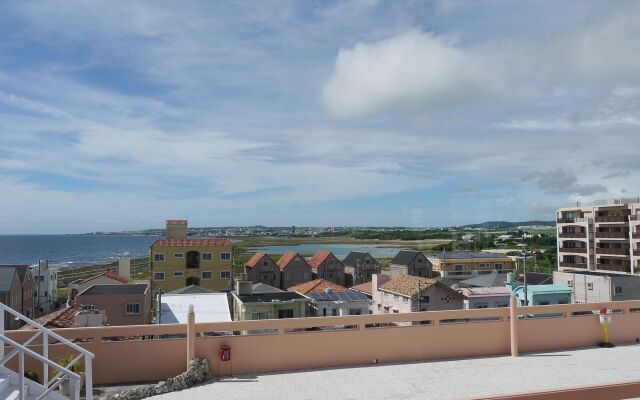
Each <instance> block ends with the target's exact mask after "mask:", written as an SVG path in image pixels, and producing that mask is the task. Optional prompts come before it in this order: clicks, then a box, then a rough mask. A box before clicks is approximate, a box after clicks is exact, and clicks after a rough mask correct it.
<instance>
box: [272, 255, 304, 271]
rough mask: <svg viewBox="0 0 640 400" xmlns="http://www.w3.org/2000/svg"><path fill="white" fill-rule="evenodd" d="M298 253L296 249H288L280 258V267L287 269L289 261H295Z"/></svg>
mask: <svg viewBox="0 0 640 400" xmlns="http://www.w3.org/2000/svg"><path fill="white" fill-rule="evenodd" d="M297 255H298V253H296V252H295V251H288V252H286V253H284V254H283V255H282V257H280V259H279V260H278V263H277V264H278V267H280V269H285V267H286V266H287V265H289V263H290V262H291V261H293V259H294V258H296V256H297ZM301 258H302V257H301Z"/></svg>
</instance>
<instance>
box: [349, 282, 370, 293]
mask: <svg viewBox="0 0 640 400" xmlns="http://www.w3.org/2000/svg"><path fill="white" fill-rule="evenodd" d="M351 289H353V290H357V291H359V292H362V293H366V294H369V295H371V294H373V284H372V283H371V281H369V282H365V283H361V284H359V285H355V286H352V287H351Z"/></svg>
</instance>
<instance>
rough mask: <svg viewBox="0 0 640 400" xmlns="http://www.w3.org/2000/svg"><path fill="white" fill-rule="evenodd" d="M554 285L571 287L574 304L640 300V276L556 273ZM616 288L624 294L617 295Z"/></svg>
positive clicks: (554, 274)
mask: <svg viewBox="0 0 640 400" xmlns="http://www.w3.org/2000/svg"><path fill="white" fill-rule="evenodd" d="M553 283H558V284H563V285H567V286H571V288H572V289H573V302H574V303H598V302H603V301H621V300H637V299H640V276H627V275H620V276H608V275H595V274H594V275H589V274H580V273H572V272H568V271H555V272H554V273H553ZM570 283H571V284H570ZM616 287H619V288H621V289H622V292H621V293H618V294H616Z"/></svg>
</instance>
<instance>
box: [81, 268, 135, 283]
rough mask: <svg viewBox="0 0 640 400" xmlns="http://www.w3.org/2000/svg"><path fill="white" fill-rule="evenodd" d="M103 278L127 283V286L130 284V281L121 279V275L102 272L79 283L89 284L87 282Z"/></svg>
mask: <svg viewBox="0 0 640 400" xmlns="http://www.w3.org/2000/svg"><path fill="white" fill-rule="evenodd" d="M101 276H104V277H107V278H111V279H113V280H115V281H118V282H122V283H125V284H126V283H129V280H127V279H126V278H123V277H121V276H120V275H118V274H116V273H115V272H112V271H105V272H102V273H100V274H97V275H94V276H92V277H89V278H87V279H85V280H82V281H80V282H78V283H80V284H82V283H87V282H89V281H92V280H94V279H96V278H100V277H101Z"/></svg>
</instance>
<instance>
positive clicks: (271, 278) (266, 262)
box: [244, 252, 282, 288]
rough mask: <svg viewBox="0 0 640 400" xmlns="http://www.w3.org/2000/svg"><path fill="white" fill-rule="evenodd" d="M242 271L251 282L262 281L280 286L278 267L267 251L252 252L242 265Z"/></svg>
mask: <svg viewBox="0 0 640 400" xmlns="http://www.w3.org/2000/svg"><path fill="white" fill-rule="evenodd" d="M244 272H245V273H246V274H247V279H249V280H250V281H251V282H253V283H264V284H265V285H269V286H273V287H277V288H279V287H281V286H282V285H281V275H282V274H281V272H280V267H278V264H276V262H275V261H273V259H272V258H271V257H269V255H268V254H267V253H264V252H259V253H256V254H254V255H253V257H251V259H249V261H247V263H246V264H245V265H244Z"/></svg>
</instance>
